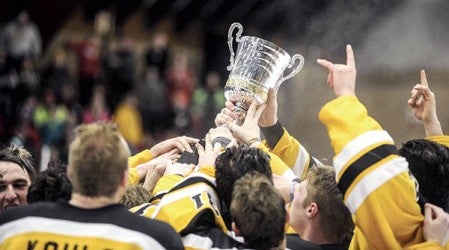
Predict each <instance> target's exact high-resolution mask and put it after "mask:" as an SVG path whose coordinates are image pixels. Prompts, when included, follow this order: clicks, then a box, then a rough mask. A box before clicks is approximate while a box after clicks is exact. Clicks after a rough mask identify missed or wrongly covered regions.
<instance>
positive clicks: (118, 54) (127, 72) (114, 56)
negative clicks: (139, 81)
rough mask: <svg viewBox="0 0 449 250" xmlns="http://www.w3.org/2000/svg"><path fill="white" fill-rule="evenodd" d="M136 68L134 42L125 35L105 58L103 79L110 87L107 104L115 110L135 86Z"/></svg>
mask: <svg viewBox="0 0 449 250" xmlns="http://www.w3.org/2000/svg"><path fill="white" fill-rule="evenodd" d="M136 68H137V56H136V48H135V44H134V40H133V39H132V38H131V37H130V36H127V35H122V36H121V37H120V39H119V41H118V47H117V48H116V49H115V50H114V51H110V52H109V53H108V55H107V56H106V58H105V72H106V74H105V77H106V82H107V83H108V85H109V86H110V88H109V93H108V104H109V107H111V109H112V110H115V108H116V106H117V105H118V103H119V102H120V101H121V100H122V98H123V97H124V95H125V94H126V93H128V92H129V91H130V90H131V89H132V88H133V87H134V84H135V80H136V79H135V78H136Z"/></svg>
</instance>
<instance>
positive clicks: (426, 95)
mask: <svg viewBox="0 0 449 250" xmlns="http://www.w3.org/2000/svg"><path fill="white" fill-rule="evenodd" d="M407 103H408V105H409V107H410V110H411V111H412V113H413V115H414V116H415V117H416V118H417V119H418V120H420V121H422V123H423V124H424V129H425V131H426V136H431V135H442V134H443V131H442V129H441V125H440V122H439V121H438V117H437V111H436V102H435V95H434V94H433V92H432V91H431V90H430V88H429V83H428V82H427V76H426V72H425V71H424V70H421V83H418V84H416V85H415V86H414V87H413V89H412V91H411V96H410V99H408V101H407Z"/></svg>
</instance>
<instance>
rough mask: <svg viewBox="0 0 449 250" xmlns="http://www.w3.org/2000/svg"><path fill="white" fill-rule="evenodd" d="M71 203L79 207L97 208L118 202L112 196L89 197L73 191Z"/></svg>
mask: <svg viewBox="0 0 449 250" xmlns="http://www.w3.org/2000/svg"><path fill="white" fill-rule="evenodd" d="M69 204H70V205H72V206H75V207H79V208H85V209H95V208H101V207H105V206H108V205H112V204H117V200H116V199H115V198H112V197H105V196H100V197H89V196H85V195H82V194H79V193H72V198H71V199H70V201H69Z"/></svg>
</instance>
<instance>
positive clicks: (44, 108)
mask: <svg viewBox="0 0 449 250" xmlns="http://www.w3.org/2000/svg"><path fill="white" fill-rule="evenodd" d="M43 98H44V99H43V102H41V103H39V104H38V106H37V107H36V109H35V110H34V113H33V122H34V124H35V126H36V127H37V128H38V130H39V132H40V134H41V136H42V149H41V163H40V167H41V168H42V167H44V169H45V168H46V166H47V164H48V162H49V161H50V160H51V159H53V158H58V157H59V153H60V150H61V149H63V148H64V146H65V145H66V141H65V128H66V123H67V119H68V112H67V108H66V107H65V106H64V105H62V104H57V103H56V101H55V96H54V94H53V92H52V91H51V90H46V91H44V96H43Z"/></svg>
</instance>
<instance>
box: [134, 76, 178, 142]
mask: <svg viewBox="0 0 449 250" xmlns="http://www.w3.org/2000/svg"><path fill="white" fill-rule="evenodd" d="M137 97H138V99H139V107H140V112H141V113H142V122H143V129H144V131H145V133H150V134H151V135H152V136H153V137H159V136H160V134H161V132H163V131H165V130H166V129H167V128H168V127H169V119H170V109H169V107H168V98H167V97H168V94H167V87H166V85H165V82H164V81H163V80H162V79H161V76H160V75H159V71H158V70H157V68H155V67H149V68H147V69H146V70H145V73H144V77H143V79H142V81H141V82H140V84H139V85H138V86H137Z"/></svg>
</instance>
